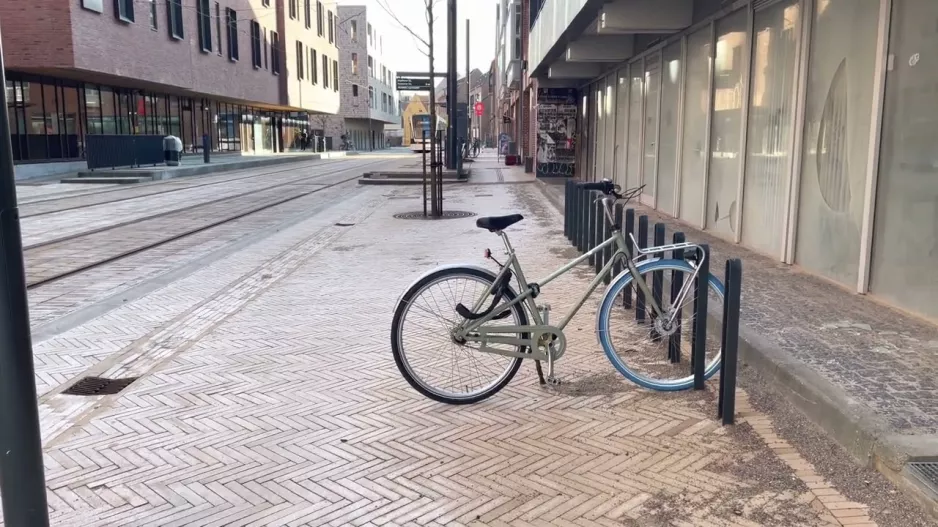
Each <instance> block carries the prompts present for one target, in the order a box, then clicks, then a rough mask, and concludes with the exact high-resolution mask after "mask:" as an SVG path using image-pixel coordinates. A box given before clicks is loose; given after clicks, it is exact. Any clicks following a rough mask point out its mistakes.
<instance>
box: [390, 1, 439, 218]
mask: <svg viewBox="0 0 938 527" xmlns="http://www.w3.org/2000/svg"><path fill="white" fill-rule="evenodd" d="M398 1H400V0H398ZM421 1H422V2H423V4H424V8H425V15H426V19H427V30H428V33H429V36H428V37H427V38H426V39H424V38H423V37H422V36H420V35H418V34H417V33H416V32H414V30H413V29H411V28H410V27H408V26H407V25H406V24H404V23H403V22H401V20H400V19H399V18H398V17H397V15H395V14H394V12H393V11H392V10H391V8H390V7H388V5H387V0H378V5H379V6H381V9H383V10H384V12H385V13H387V14H388V16H390V17H391V18H392V19H393V20H394V22H395V23H397V25H398V26H400V27H401V28H402V29H404V30H405V31H407V32H408V33H410V36H411V37H413V38H414V43H415V44H416V45H417V46H416V47H417V50H418V51H420V53H422V54H423V55H424V56H426V57H427V59H428V60H429V61H430V152H431V157H432V158H433V159H434V165H436V162H435V160H436V155H437V138H436V122H437V120H436V76H435V73H436V72H435V71H434V69H433V22H434V21H435V20H436V18H435V17H434V16H433V7H434V5H436V3H437V2H438V1H439V0H421ZM442 170H443V169H442V167H439V166H434V167H433V169H432V170H431V171H430V211H431V215H432V216H433V217H439V216H442V215H443V195H442V193H443V185H442V180H443V173H442Z"/></svg>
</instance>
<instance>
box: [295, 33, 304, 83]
mask: <svg viewBox="0 0 938 527" xmlns="http://www.w3.org/2000/svg"><path fill="white" fill-rule="evenodd" d="M296 78H297V79H300V80H302V79H303V43H302V42H300V41H299V40H297V41H296Z"/></svg>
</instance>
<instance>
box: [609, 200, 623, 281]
mask: <svg viewBox="0 0 938 527" xmlns="http://www.w3.org/2000/svg"><path fill="white" fill-rule="evenodd" d="M623 209H624V207H623V206H622V204H621V203H616V206H615V209H613V211H614V213H615V215H614V218H615V220H616V224H615V226H614V228H615V229H616V230H618V231H619V232H623V231H622V222H623V217H622V213H623ZM611 250H612V254H613V255H615V254H616V251H618V250H619V246H618V245H613V246H612V249H611ZM622 267H623V265H622V258H621V257H619V258H616V261H615V263H614V264H612V276H613V277H616V276H619V273H621V272H622Z"/></svg>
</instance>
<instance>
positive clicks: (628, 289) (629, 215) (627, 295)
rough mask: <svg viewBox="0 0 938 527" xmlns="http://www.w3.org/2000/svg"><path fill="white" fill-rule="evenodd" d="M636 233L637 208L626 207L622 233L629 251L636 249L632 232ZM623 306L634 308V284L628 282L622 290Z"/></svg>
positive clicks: (633, 255) (633, 256)
mask: <svg viewBox="0 0 938 527" xmlns="http://www.w3.org/2000/svg"><path fill="white" fill-rule="evenodd" d="M634 233H635V209H625V232H623V233H622V234H623V235H624V236H625V243H627V244H628V245H629V252H630V254H632V253H631V252H632V251H634V250H635V246H634V244H633V243H632V238H631V237H630V236H629V235H630V234H634ZM632 258H633V259H634V258H635V254H632ZM622 307H624V308H625V309H632V284H631V283H630V284H627V285H626V286H625V288H624V289H623V290H622Z"/></svg>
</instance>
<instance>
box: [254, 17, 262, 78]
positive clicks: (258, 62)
mask: <svg viewBox="0 0 938 527" xmlns="http://www.w3.org/2000/svg"><path fill="white" fill-rule="evenodd" d="M251 65H252V66H254V69H256V70H259V69H261V67H263V56H262V55H261V24H260V22H258V21H257V19H254V20H251Z"/></svg>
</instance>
